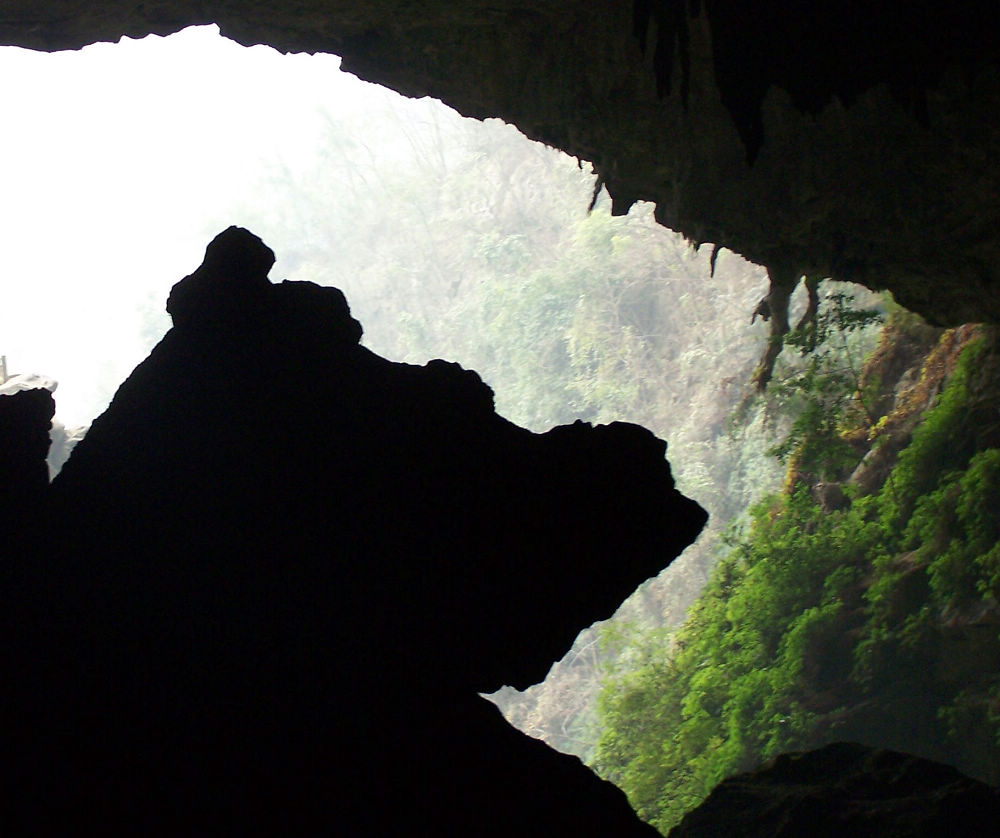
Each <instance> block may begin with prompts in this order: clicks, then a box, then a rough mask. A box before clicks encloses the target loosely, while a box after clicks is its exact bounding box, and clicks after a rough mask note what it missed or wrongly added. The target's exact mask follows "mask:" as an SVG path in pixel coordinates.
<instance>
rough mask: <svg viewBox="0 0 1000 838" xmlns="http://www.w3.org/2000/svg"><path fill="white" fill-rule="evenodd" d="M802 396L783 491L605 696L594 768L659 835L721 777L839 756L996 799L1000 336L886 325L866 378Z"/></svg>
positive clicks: (863, 373)
mask: <svg viewBox="0 0 1000 838" xmlns="http://www.w3.org/2000/svg"><path fill="white" fill-rule="evenodd" d="M827 369H828V370H831V369H832V368H831V367H827ZM847 381H853V382H854V385H855V386H849V385H848V384H847ZM800 383H801V382H800ZM805 383H806V384H807V385H808V386H807V387H806V388H805V390H803V391H802V395H803V397H805V398H807V399H808V400H810V404H809V405H806V409H805V411H804V412H803V413H801V414H800V416H805V417H807V418H808V419H809V421H807V422H805V423H799V424H797V425H793V427H792V432H791V433H790V434H789V436H788V439H787V440H786V444H785V445H783V446H778V447H777V451H778V453H780V454H782V455H783V456H784V457H785V459H786V463H787V466H788V473H787V479H786V483H785V486H784V489H783V490H782V491H781V492H780V493H778V494H775V495H772V496H770V497H768V498H766V499H765V500H764V501H762V502H760V503H759V504H757V505H756V506H755V507H754V508H753V510H752V513H751V515H750V521H749V524H748V525H747V527H746V528H745V530H743V531H736V532H734V533H733V534H732V536H731V539H730V544H731V546H730V550H729V552H728V554H727V555H726V556H725V557H724V558H723V559H722V561H721V562H720V563H719V565H718V566H717V568H716V569H715V571H714V573H713V575H712V578H711V581H710V583H709V585H708V586H707V588H706V590H705V592H704V593H703V594H702V596H701V597H700V599H699V600H698V601H697V603H696V604H695V606H694V607H693V608H692V610H691V613H690V615H689V618H688V620H687V622H686V623H685V625H684V626H683V628H682V629H680V630H679V631H678V632H676V633H675V634H673V635H672V636H669V637H667V638H664V636H663V634H662V633H653V634H650V635H647V636H646V637H645V638H643V639H642V640H641V641H640V642H638V643H637V644H636V645H635V647H634V648H633V650H632V660H638V661H640V665H639V666H638V667H637V668H634V669H629V670H628V671H624V670H623V671H621V672H618V673H617V674H616V675H615V676H614V677H613V678H612V679H611V680H610V682H609V684H608V686H607V688H606V690H605V693H604V695H603V701H602V725H603V734H602V738H601V740H600V743H599V747H598V753H597V759H596V767H597V769H598V770H599V771H600V772H601V773H602V774H603V775H604V776H606V777H609V778H611V779H613V780H614V781H615V782H617V783H618V784H620V785H621V786H622V787H623V788H625V789H626V791H627V792H628V794H629V796H630V799H631V801H632V803H633V805H635V806H636V808H637V809H638V810H639V812H640V813H641V814H642V815H643V817H645V818H646V819H648V820H649V821H651V822H652V823H654V824H655V825H656V826H658V827H659V828H660V829H661V830H663V831H666V830H667V829H669V828H670V827H671V826H672V825H673V824H675V823H676V822H677V820H678V819H679V818H680V817H681V815H683V813H684V812H685V811H687V810H689V809H691V808H693V807H694V806H695V805H696V804H697V803H698V802H700V801H701V800H702V799H703V798H704V797H705V796H706V795H707V794H708V792H709V791H711V789H712V788H713V787H714V786H715V785H716V784H718V783H719V782H720V781H721V780H723V779H724V778H725V777H727V776H729V775H731V774H733V773H736V772H739V771H744V770H748V769H750V768H752V767H754V766H756V765H757V764H759V763H760V762H761V761H763V760H764V759H766V758H768V757H771V756H773V755H775V754H777V753H780V752H783V751H787V750H802V749H808V748H813V747H817V746H819V745H821V744H823V743H825V742H832V741H838V740H845V739H847V740H856V741H860V742H863V743H865V744H869V745H873V746H878V747H888V748H893V749H896V750H901V751H906V752H910V753H916V754H918V755H922V756H926V757H930V758H933V759H937V760H940V761H944V762H948V763H951V764H953V765H956V766H957V767H958V768H960V769H961V770H963V771H965V772H967V773H968V774H970V775H972V776H974V777H977V778H979V779H982V780H985V781H987V782H990V783H994V784H996V783H998V782H1000V677H998V676H997V671H998V664H1000V639H998V628H1000V605H998V598H1000V546H998V541H1000V423H998V421H997V417H998V414H1000V344H998V339H997V333H996V331H995V330H993V329H987V328H983V327H977V326H964V327H961V328H958V329H953V330H948V331H944V332H940V331H938V330H931V329H929V328H928V327H926V326H923V325H922V324H920V323H918V322H915V320H914V318H912V317H911V316H908V315H902V314H900V313H897V314H896V315H894V316H892V317H890V319H889V322H888V324H887V326H886V328H885V330H884V332H883V335H882V340H881V343H880V345H879V347H878V348H877V350H876V351H875V352H874V353H873V354H872V355H871V357H870V358H869V360H868V362H867V364H866V365H865V367H864V368H863V369H859V370H858V375H857V376H848V377H847V379H846V380H844V381H842V383H841V385H840V387H839V389H838V388H837V387H836V386H835V385H836V383H837V379H836V378H835V377H830V376H825V377H823V376H819V377H814V378H811V379H808V380H807V381H806V382H805ZM818 408H822V411H820V410H819V409H818ZM820 416H822V417H823V421H816V419H817V417H820Z"/></svg>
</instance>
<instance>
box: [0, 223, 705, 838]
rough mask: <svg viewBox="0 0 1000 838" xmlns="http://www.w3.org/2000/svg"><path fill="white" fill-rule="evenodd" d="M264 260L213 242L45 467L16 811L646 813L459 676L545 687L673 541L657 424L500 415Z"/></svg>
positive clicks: (61, 817) (308, 821)
mask: <svg viewBox="0 0 1000 838" xmlns="http://www.w3.org/2000/svg"><path fill="white" fill-rule="evenodd" d="M272 263H273V254H272V253H271V251H270V250H269V249H268V248H267V247H266V246H265V245H264V244H263V243H262V242H261V241H260V239H258V238H257V237H256V236H253V235H252V234H251V233H249V232H247V231H245V230H240V229H238V228H230V229H229V230H226V231H225V232H224V233H222V234H221V235H220V236H219V237H218V238H216V240H215V241H213V242H212V244H211V245H209V248H208V250H207V252H206V258H205V262H204V264H203V265H202V266H201V267H199V268H198V269H197V270H196V271H195V272H194V273H193V274H191V275H190V276H188V277H186V278H185V279H183V280H182V281H181V282H180V283H178V284H177V285H176V286H175V287H174V289H173V291H172V292H171V295H170V302H169V303H168V308H169V311H170V313H171V315H172V317H173V318H174V324H175V325H174V328H173V329H172V330H171V331H170V332H168V334H167V335H166V336H165V337H164V338H163V340H162V341H161V342H160V344H159V345H158V346H157V347H156V348H155V349H154V350H153V351H152V353H151V354H150V356H149V358H148V359H146V360H145V361H144V362H143V363H142V364H140V365H139V367H137V368H136V370H135V371H134V372H133V374H132V375H131V376H130V377H129V379H128V380H127V381H126V382H125V383H124V384H122V386H121V388H120V389H119V391H118V393H117V394H116V396H115V398H114V400H113V401H112V403H111V405H110V407H109V408H108V410H107V412H106V413H105V414H104V415H103V416H101V417H99V418H98V419H97V420H96V421H95V422H94V424H93V426H92V428H91V430H90V432H89V433H88V435H87V436H86V437H85V438H84V440H82V441H81V442H80V444H79V445H78V446H77V448H76V449H75V450H74V452H73V455H72V456H71V458H70V460H69V461H68V462H67V464H66V465H65V467H64V469H63V471H62V472H61V473H60V475H59V476H58V478H57V479H56V480H55V481H54V483H53V484H52V488H51V491H50V505H49V506H50V509H49V511H50V512H51V516H52V520H53V521H55V522H57V524H56V526H55V529H54V532H53V542H54V546H52V547H50V546H49V545H45V547H44V548H40V549H39V555H37V556H34V557H30V558H29V559H26V561H25V566H24V575H25V579H26V581H25V583H24V586H23V589H22V594H21V595H20V596H21V600H22V601H24V602H25V603H26V604H25V605H24V614H23V615H22V616H21V617H20V618H19V622H20V623H21V624H24V623H27V624H29V625H32V626H37V627H38V629H37V631H36V632H34V633H31V634H30V635H29V636H30V639H29V640H27V641H25V643H24V645H23V647H21V648H18V649H15V650H14V651H13V652H12V653H11V654H12V655H13V658H14V660H13V662H12V665H14V666H17V667H18V668H19V671H23V672H25V673H26V675H25V676H24V677H23V678H22V679H21V681H20V682H19V685H18V686H17V687H16V688H12V695H13V698H12V701H13V702H14V704H13V711H12V712H16V713H18V717H19V718H20V719H21V729H22V730H23V731H25V732H24V735H23V738H21V739H18V740H17V741H16V742H15V743H14V744H12V745H10V747H9V750H10V751H11V754H12V759H11V760H8V761H7V764H8V765H13V764H18V765H20V766H27V767H26V768H24V769H23V770H21V771H20V774H19V780H18V782H19V783H20V784H21V787H22V788H21V791H20V792H19V794H18V795H17V796H16V797H15V798H13V799H11V798H8V800H7V801H6V803H7V808H8V810H11V811H13V813H14V815H15V816H18V817H23V818H29V817H32V812H33V811H35V808H37V807H35V808H33V807H32V801H34V802H35V803H36V804H37V803H38V801H39V800H40V799H41V800H42V801H44V807H45V809H46V811H47V812H48V813H49V815H48V816H49V817H51V818H52V823H53V827H52V831H57V830H56V827H57V826H58V825H59V824H65V823H72V824H73V825H74V827H76V828H79V826H80V825H81V824H83V825H91V826H98V827H101V828H107V829H119V830H120V829H125V828H127V829H130V830H142V831H153V832H169V831H175V832H177V831H179V832H189V831H191V830H192V829H194V830H196V831H197V830H199V829H203V828H209V829H218V830H220V831H223V830H225V831H232V830H234V829H235V830H238V831H241V832H251V833H281V834H287V833H288V832H289V831H291V832H296V831H299V832H305V831H312V830H316V829H317V828H321V829H325V830H334V831H336V832H337V833H338V834H357V835H386V834H397V833H398V834H402V833H407V834H410V833H413V834H428V835H432V834H433V835H436V834H443V835H448V834H454V835H459V834H460V835H505V836H509V835H529V834H553V835H560V834H565V835H595V836H596V835H629V834H636V835H646V834H655V833H654V832H653V831H652V830H650V829H649V828H647V827H646V826H645V825H643V824H641V823H640V822H639V821H638V820H637V819H636V818H635V816H634V815H633V813H632V812H631V810H630V809H629V808H628V806H627V804H626V802H625V799H624V796H623V795H622V794H621V793H620V792H619V791H618V790H617V789H615V788H614V787H613V786H610V785H608V784H606V783H603V782H602V781H600V780H598V779H597V778H596V777H594V775H592V774H591V773H590V772H589V771H588V770H587V769H585V768H584V767H583V766H582V765H581V764H580V763H579V762H577V761H576V760H575V759H574V758H571V757H566V756H562V755H559V754H556V753H555V752H552V751H550V750H549V749H548V748H546V747H545V746H543V745H541V744H540V743H537V742H534V741H533V740H530V739H528V738H526V737H524V736H522V735H521V734H519V733H517V732H516V731H514V730H513V729H512V728H510V727H509V726H508V725H507V724H506V723H505V722H504V721H503V720H502V718H501V717H500V715H499V713H497V712H496V711H495V710H494V708H492V707H490V706H489V705H488V704H486V703H485V702H484V700H483V699H480V698H479V697H478V695H477V693H478V692H480V691H488V690H492V689H495V688H497V687H499V686H500V685H501V684H503V683H512V684H514V685H518V686H526V685H528V684H531V683H533V682H535V681H537V680H540V679H541V678H542V677H544V675H545V673H546V671H547V669H548V667H549V665H550V663H551V662H552V661H553V660H555V659H556V658H558V657H559V656H560V655H561V654H563V653H564V652H565V650H566V649H567V648H568V647H569V645H570V644H571V643H572V640H573V638H574V636H575V635H576V633H577V632H578V631H579V630H580V629H581V628H582V627H584V626H586V625H588V624H589V623H591V622H593V621H594V620H595V619H599V618H603V617H607V616H609V615H610V614H611V613H612V611H613V610H614V609H615V608H616V607H617V605H618V603H619V602H620V601H621V600H622V599H623V598H624V597H625V596H627V595H628V594H629V593H630V592H631V591H632V590H633V589H634V588H635V587H636V585H638V584H639V583H640V582H642V581H643V580H644V579H646V578H647V577H649V576H650V575H652V574H655V573H657V572H658V571H659V570H660V569H662V568H663V567H664V566H665V565H666V564H667V563H669V561H670V560H671V558H673V557H674V556H675V555H676V554H677V553H679V552H680V550H681V549H682V548H683V547H684V546H686V545H687V544H688V543H689V542H690V541H691V540H692V539H693V538H694V536H695V535H696V534H697V532H698V530H699V529H700V528H701V526H702V523H703V522H704V518H705V515H704V513H703V512H702V510H701V509H700V508H699V507H698V506H697V505H696V504H694V503H693V502H691V501H689V500H687V499H685V498H683V497H682V496H681V495H680V494H678V493H677V491H676V490H675V489H674V485H673V479H672V477H671V474H670V468H669V465H668V464H667V462H666V461H665V459H664V452H665V444H664V443H663V442H661V441H659V440H657V439H656V438H655V437H653V435H652V434H650V433H649V432H648V431H646V430H644V429H642V428H639V427H636V426H633V425H626V424H621V423H616V424H613V425H609V426H606V427H597V428H592V427H590V426H589V425H585V424H583V423H576V424H574V425H572V426H569V427H563V428H556V429H554V430H552V431H550V432H549V433H547V434H540V435H539V434H533V433H530V432H528V431H526V430H523V429H521V428H518V427H516V426H514V425H512V424H511V423H510V422H507V421H506V420H504V419H502V418H501V417H499V416H497V414H496V413H495V411H494V410H493V398H492V391H491V390H490V389H489V387H487V386H486V385H485V384H483V382H482V381H481V380H480V379H479V377H478V376H477V375H476V374H475V373H473V372H469V371H466V370H463V369H461V368H460V367H459V366H458V365H456V364H449V363H446V362H444V361H432V362H431V363H429V364H427V365H426V366H423V367H416V366H410V365H406V364H397V363H392V362H389V361H387V360H385V359H383V358H380V357H378V356H376V355H374V354H373V353H371V352H370V351H369V350H367V349H365V348H363V347H362V346H360V345H359V343H358V340H359V338H360V336H361V329H360V326H359V325H358V323H357V321H355V320H354V319H353V318H352V317H351V316H350V311H349V309H348V307H347V304H346V301H345V300H344V298H343V295H342V294H341V293H340V292H339V291H337V290H335V289H330V288H321V287H319V286H316V285H313V284H312V283H304V282H283V283H280V284H277V285H272V284H271V283H270V282H269V281H268V280H267V271H268V270H269V269H270V267H271V265H272ZM24 592H26V593H24ZM38 731H44V732H45V733H44V736H39V735H38ZM43 831H44V830H43Z"/></svg>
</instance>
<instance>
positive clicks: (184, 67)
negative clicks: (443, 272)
mask: <svg viewBox="0 0 1000 838" xmlns="http://www.w3.org/2000/svg"><path fill="white" fill-rule="evenodd" d="M339 65H340V60H339V59H338V58H336V57H334V56H323V55H317V56H310V55H291V56H284V55H281V54H279V53H278V52H276V51H275V50H273V49H270V48H267V47H253V48H249V49H247V48H244V47H242V46H239V45H237V44H235V43H233V42H231V41H227V40H225V39H223V38H222V37H220V35H219V34H218V30H217V29H216V28H215V27H201V28H193V29H188V30H185V31H183V32H180V33H178V34H176V35H173V36H171V37H168V38H157V37H149V38H145V39H143V40H141V41H134V40H129V39H127V38H123V39H122V41H121V42H120V43H118V44H95V45H93V46H89V47H86V48H84V49H82V50H79V51H76V52H63V53H55V54H48V53H38V52H32V51H29V50H24V49H18V48H2V49H0V73H2V75H3V77H4V78H5V79H8V80H11V79H16V80H17V81H16V82H15V83H8V84H6V85H4V86H3V87H0V112H2V114H3V119H4V131H3V134H2V136H0V184H2V206H0V251H2V253H3V282H2V285H0V288H2V294H3V297H2V300H0V355H4V356H6V358H7V369H8V373H9V374H11V375H13V374H17V373H40V374H44V375H46V376H50V377H52V378H54V379H56V380H57V381H58V382H59V389H58V397H57V401H58V415H59V417H60V418H61V419H62V420H63V421H64V422H65V423H66V424H67V425H73V424H81V423H85V422H89V421H90V420H91V419H92V418H93V417H94V416H95V415H96V414H98V413H100V412H101V411H102V410H103V409H104V407H105V406H106V404H107V402H108V400H109V399H110V398H111V396H112V395H113V393H114V389H115V388H116V387H117V385H118V384H119V383H120V382H121V381H122V380H123V379H124V378H125V377H126V376H127V375H128V373H129V372H130V371H131V370H132V368H133V367H134V366H135V365H136V364H137V363H138V362H139V361H140V360H142V358H143V357H144V356H145V355H146V353H147V352H148V351H149V349H150V348H151V347H152V345H153V344H155V342H156V341H157V340H158V339H159V337H160V336H161V335H162V334H163V333H164V332H165V331H166V329H167V327H168V325H169V323H168V319H167V316H166V314H165V313H164V311H163V306H164V302H165V300H166V296H167V293H168V292H169V289H170V287H171V285H172V284H173V283H175V282H176V281H177V280H178V279H180V278H181V277H182V276H184V275H185V274H187V273H189V272H190V271H191V270H193V269H194V268H195V267H197V265H198V264H199V262H200V261H201V257H202V254H203V252H204V247H205V244H206V243H207V242H208V241H209V240H210V238H211V237H212V236H213V235H214V234H215V233H217V232H219V231H220V230H221V229H224V228H225V227H227V226H229V225H230V224H234V223H235V224H239V223H241V222H243V223H246V221H245V220H244V219H241V218H240V217H237V216H236V215H234V207H240V206H246V205H248V204H250V203H253V202H256V203H261V204H263V203H267V202H268V201H269V200H270V196H269V195H268V194H251V193H252V192H253V190H255V189H259V183H260V182H261V179H260V173H261V172H262V171H264V170H266V169H268V168H269V167H270V168H274V167H275V166H277V165H278V161H285V160H296V159H302V158H305V157H310V156H312V155H314V154H315V152H316V148H317V146H318V144H319V143H320V142H321V137H322V129H323V125H324V113H325V112H327V111H329V110H336V112H337V113H338V115H344V114H348V115H349V114H351V113H357V114H361V113H363V111H364V109H365V108H367V107H370V106H371V103H372V101H373V100H379V99H384V98H385V97H390V96H394V95H395V94H391V93H390V92H389V91H385V90H383V89H381V88H378V87H376V86H374V85H370V84H366V83H363V82H361V81H359V80H358V79H356V78H355V77H353V76H350V75H348V74H346V73H343V72H341V71H340V69H339ZM397 98H398V97H397ZM437 106H438V107H443V106H442V105H440V104H439V103H438V105H437ZM247 226H249V225H247ZM275 249H276V250H278V248H277V247H276V248H275ZM278 255H279V259H280V256H281V252H280V250H279V252H278ZM277 271H278V273H277V275H279V276H280V275H281V265H280V262H279V265H278V266H277Z"/></svg>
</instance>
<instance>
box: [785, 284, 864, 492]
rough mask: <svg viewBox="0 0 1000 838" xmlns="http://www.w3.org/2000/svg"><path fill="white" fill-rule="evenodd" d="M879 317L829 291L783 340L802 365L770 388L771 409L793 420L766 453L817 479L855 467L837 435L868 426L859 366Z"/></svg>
mask: <svg viewBox="0 0 1000 838" xmlns="http://www.w3.org/2000/svg"><path fill="white" fill-rule="evenodd" d="M882 318H883V315H882V314H881V312H880V311H878V310H877V309H867V308H864V309H859V308H857V307H856V306H855V300H854V296H853V295H851V294H847V293H844V292H842V291H838V292H832V293H829V294H827V296H826V300H825V302H824V305H823V306H822V307H821V308H820V310H819V312H818V314H817V316H816V319H815V321H814V322H811V323H808V324H806V325H805V326H804V327H803V328H801V329H796V330H795V331H792V332H790V333H789V334H788V335H786V336H785V343H786V345H788V346H791V347H794V348H796V349H798V350H799V353H800V355H802V356H803V357H804V358H805V362H804V363H803V364H801V365H798V366H795V367H793V368H791V370H790V371H789V372H787V374H785V375H784V376H783V377H781V378H779V379H778V380H776V381H774V382H773V383H772V384H771V388H770V399H771V401H772V404H773V409H776V410H778V411H780V412H782V413H784V414H785V415H790V416H792V417H794V418H793V420H792V423H791V428H790V430H789V431H788V433H787V435H786V436H785V438H784V439H783V440H782V441H781V442H780V443H778V445H776V446H774V447H773V448H772V449H771V450H770V451H769V453H770V454H771V455H773V456H776V457H778V458H779V459H780V460H781V461H782V462H786V463H787V462H788V461H789V460H791V459H793V458H794V461H795V465H796V467H797V469H798V470H800V471H803V472H805V473H808V474H809V475H811V476H813V477H814V478H815V479H818V480H837V479H840V478H841V477H843V476H844V472H845V470H846V469H848V468H849V467H851V466H853V465H855V464H856V463H857V455H856V451H855V449H854V448H853V447H852V446H851V445H850V444H849V443H848V442H847V441H846V440H845V439H844V438H843V435H842V431H844V430H845V428H846V427H848V426H851V425H855V424H857V423H858V421H859V420H860V421H861V422H863V423H867V424H869V425H870V424H874V421H875V417H873V416H872V415H871V409H870V408H869V404H870V403H871V402H872V401H873V398H872V394H871V393H870V392H866V388H865V387H863V386H862V382H861V367H862V360H863V357H862V356H863V355H864V354H867V351H870V349H871V345H872V338H873V336H874V334H875V330H874V329H873V328H871V327H873V326H875V325H876V324H879V323H881V321H882ZM859 412H860V415H859Z"/></svg>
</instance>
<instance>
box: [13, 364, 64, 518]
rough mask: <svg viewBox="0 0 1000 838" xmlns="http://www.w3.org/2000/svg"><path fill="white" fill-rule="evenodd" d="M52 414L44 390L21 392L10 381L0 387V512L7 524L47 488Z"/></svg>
mask: <svg viewBox="0 0 1000 838" xmlns="http://www.w3.org/2000/svg"><path fill="white" fill-rule="evenodd" d="M54 414H55V401H54V400H53V398H52V393H51V392H49V390H48V389H46V388H44V387H33V388H29V389H22V388H20V387H18V386H16V382H12V383H11V384H10V385H8V386H6V387H4V388H0V509H3V510H4V517H5V518H6V519H7V521H8V522H12V521H13V520H16V518H17V517H18V513H20V512H23V511H24V509H25V508H29V507H30V506H32V505H34V504H37V503H38V500H39V498H40V497H41V495H42V494H43V492H44V491H45V489H46V487H47V486H48V483H49V472H48V467H47V466H46V464H45V458H46V455H47V454H48V451H49V428H50V427H51V425H52V417H53V415H54Z"/></svg>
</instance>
